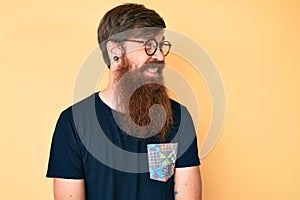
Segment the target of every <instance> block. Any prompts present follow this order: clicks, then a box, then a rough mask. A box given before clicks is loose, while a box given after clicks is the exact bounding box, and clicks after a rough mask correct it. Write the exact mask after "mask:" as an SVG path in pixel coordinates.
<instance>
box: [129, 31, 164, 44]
mask: <svg viewBox="0 0 300 200" xmlns="http://www.w3.org/2000/svg"><path fill="white" fill-rule="evenodd" d="M130 39H136V40H143V41H146V40H150V39H155V40H156V41H157V42H158V43H160V42H161V41H164V40H165V36H164V31H160V32H159V33H156V34H147V35H141V36H133V37H130Z"/></svg>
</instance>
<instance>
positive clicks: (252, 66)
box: [0, 0, 300, 200]
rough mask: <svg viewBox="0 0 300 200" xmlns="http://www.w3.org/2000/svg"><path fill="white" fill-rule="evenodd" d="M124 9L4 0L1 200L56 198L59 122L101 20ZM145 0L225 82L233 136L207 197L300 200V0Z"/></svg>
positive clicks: (206, 183) (217, 156)
mask: <svg viewBox="0 0 300 200" xmlns="http://www.w3.org/2000/svg"><path fill="white" fill-rule="evenodd" d="M119 2H120V1H95V0H90V1H70V0H66V1H58V0H54V1H38V0H28V1H5V2H4V1H2V2H1V7H0V66H1V72H0V76H1V79H0V81H1V82H0V91H1V105H0V112H1V126H0V133H1V140H0V152H1V155H0V162H1V165H0V169H1V170H0V181H1V183H0V199H31V200H32V199H37V200H40V199H52V198H53V196H52V181H51V179H46V178H45V173H46V168H47V162H48V154H49V148H50V142H51V137H52V133H53V130H54V126H55V123H56V120H57V117H58V115H59V113H60V112H61V111H62V110H63V109H65V108H66V107H67V106H69V105H71V104H72V95H73V88H74V83H75V81H76V76H77V74H78V72H79V70H80V66H81V64H82V62H83V61H84V60H85V58H86V57H87V56H88V54H89V53H90V52H91V51H92V50H93V49H94V48H95V47H96V45H97V42H96V29H97V26H98V22H99V20H100V18H101V17H102V16H103V14H104V13H105V12H106V11H107V10H108V9H110V8H112V7H114V6H116V5H118V4H119ZM139 2H140V3H144V4H145V5H146V6H148V7H150V8H154V9H155V10H156V11H157V12H158V13H160V14H161V15H162V16H163V17H164V19H165V21H166V23H167V26H168V28H170V29H173V30H176V31H178V32H181V33H183V34H185V35H186V36H188V37H191V38H193V39H194V40H195V41H196V42H197V43H199V44H200V45H201V46H202V47H203V48H205V49H206V50H207V52H208V53H209V55H210V56H211V58H212V59H213V61H214V62H215V64H216V65H217V67H218V69H219V71H220V74H221V76H222V78H223V81H224V85H225V88H226V98H227V106H226V110H227V113H226V121H225V125H224V130H223V132H222V135H221V138H220V140H219V141H218V143H217V145H216V146H215V148H214V150H213V151H212V152H211V153H210V154H209V155H208V156H207V157H205V158H204V159H202V165H201V170H202V177H203V197H204V200H250V199H251V200H253V199H256V200H258V199H259V200H266V199H272V200H275V199H278V200H279V199H280V200H282V199H289V200H297V199H300V191H299V189H300V170H299V168H300V146H299V144H300V135H299V133H300V125H299V121H300V120H299V119H300V117H299V115H300V114H299V113H300V106H299V101H300V94H299V86H300V79H299V77H298V76H299V75H300V73H299V72H300V66H299V64H300V61H299V52H300V37H299V35H300V1H298V0H294V1H292V0H287V1H283V0H282V1H270V0H267V1H263V2H261V1H258V0H254V1H249V0H248V1H237V0H236V1H234V0H228V1H216V0H211V1H201V0H200V1H196V0H193V1H192V0H186V1H170V0H165V1H158V0H151V1H150V0H144V1H139ZM194 87H197V86H195V85H194ZM204 93H205V92H204ZM198 95H199V94H198ZM208 106H209V105H208ZM203 109H204V110H205V108H203ZM206 110H208V111H209V109H206ZM204 118H205V119H203V120H204V121H205V122H208V121H209V114H205V117H204ZM205 126H207V123H206V125H205V123H204V125H203V126H202V127H203V130H205V128H207V127H205ZM199 129H200V130H201V126H200V128H199ZM201 132H205V131H199V132H198V136H199V138H200V140H201V138H203V134H202V135H201ZM200 144H201V143H200Z"/></svg>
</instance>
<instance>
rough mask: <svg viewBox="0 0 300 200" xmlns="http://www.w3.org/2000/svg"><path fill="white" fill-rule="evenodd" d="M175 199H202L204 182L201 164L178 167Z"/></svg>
mask: <svg viewBox="0 0 300 200" xmlns="http://www.w3.org/2000/svg"><path fill="white" fill-rule="evenodd" d="M174 178H175V187H174V193H175V200H185V199H188V200H201V199H202V184H201V175H200V170H199V166H194V167H184V168H176V172H175V177H174Z"/></svg>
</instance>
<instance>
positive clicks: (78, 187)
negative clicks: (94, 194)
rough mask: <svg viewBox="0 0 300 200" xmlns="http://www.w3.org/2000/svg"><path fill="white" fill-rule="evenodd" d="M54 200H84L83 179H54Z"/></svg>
mask: <svg viewBox="0 0 300 200" xmlns="http://www.w3.org/2000/svg"><path fill="white" fill-rule="evenodd" d="M53 189H54V200H70V199H72V200H85V189H84V180H83V179H78V180H75V179H62V178H54V181H53Z"/></svg>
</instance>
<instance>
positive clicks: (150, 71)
mask: <svg viewBox="0 0 300 200" xmlns="http://www.w3.org/2000/svg"><path fill="white" fill-rule="evenodd" d="M145 71H147V72H149V73H151V74H157V72H158V68H157V67H153V68H147V69H146V70H145Z"/></svg>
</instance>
